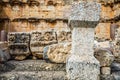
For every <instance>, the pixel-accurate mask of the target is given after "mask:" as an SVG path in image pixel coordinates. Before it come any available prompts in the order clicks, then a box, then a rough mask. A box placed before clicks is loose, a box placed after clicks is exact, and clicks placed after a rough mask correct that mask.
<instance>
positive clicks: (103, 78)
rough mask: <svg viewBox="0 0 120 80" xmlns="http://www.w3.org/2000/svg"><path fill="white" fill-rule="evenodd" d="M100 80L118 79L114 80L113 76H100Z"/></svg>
mask: <svg viewBox="0 0 120 80" xmlns="http://www.w3.org/2000/svg"><path fill="white" fill-rule="evenodd" d="M100 80H119V79H115V78H114V76H113V75H100Z"/></svg>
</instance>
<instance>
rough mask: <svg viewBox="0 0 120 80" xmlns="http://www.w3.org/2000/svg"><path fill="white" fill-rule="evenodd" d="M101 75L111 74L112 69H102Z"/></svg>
mask: <svg viewBox="0 0 120 80" xmlns="http://www.w3.org/2000/svg"><path fill="white" fill-rule="evenodd" d="M101 74H104V75H106V74H111V69H110V67H101Z"/></svg>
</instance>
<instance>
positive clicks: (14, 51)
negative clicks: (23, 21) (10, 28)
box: [8, 32, 30, 60]
mask: <svg viewBox="0 0 120 80" xmlns="http://www.w3.org/2000/svg"><path fill="white" fill-rule="evenodd" d="M29 42H30V34H29V33H22V32H21V33H20V32H11V33H9V34H8V46H9V50H10V54H11V55H12V57H13V58H15V59H16V60H23V59H25V58H26V57H27V56H29V55H30V49H29Z"/></svg>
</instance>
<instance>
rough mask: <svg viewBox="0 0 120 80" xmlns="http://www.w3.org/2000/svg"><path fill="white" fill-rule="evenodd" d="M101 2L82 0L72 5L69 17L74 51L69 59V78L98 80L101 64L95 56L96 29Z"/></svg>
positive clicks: (73, 79) (71, 79)
mask: <svg viewBox="0 0 120 80" xmlns="http://www.w3.org/2000/svg"><path fill="white" fill-rule="evenodd" d="M99 15H100V4H98V3H96V2H80V3H77V4H75V5H73V6H72V9H71V15H70V18H69V23H70V27H72V28H73V32H72V53H71V56H70V57H69V58H68V60H67V65H66V69H67V74H68V79H69V80H98V75H99V74H100V64H99V62H98V61H97V59H96V58H95V57H94V56H93V53H94V51H93V44H94V29H95V27H96V26H97V24H98V21H99Z"/></svg>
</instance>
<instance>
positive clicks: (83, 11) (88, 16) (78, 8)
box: [69, 1, 101, 27]
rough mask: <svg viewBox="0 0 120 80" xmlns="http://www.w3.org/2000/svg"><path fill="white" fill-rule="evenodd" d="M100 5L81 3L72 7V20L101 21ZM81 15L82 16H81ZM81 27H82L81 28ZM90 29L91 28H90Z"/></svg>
mask: <svg viewBox="0 0 120 80" xmlns="http://www.w3.org/2000/svg"><path fill="white" fill-rule="evenodd" d="M100 11H101V10H100V4H98V3H97V2H85V1H83V2H80V3H77V4H74V5H72V9H71V15H70V18H69V19H70V20H80V21H82V22H83V21H88V22H89V21H99V19H100ZM79 15H80V16H79ZM79 27H81V26H79ZM89 27H90V26H89Z"/></svg>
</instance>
